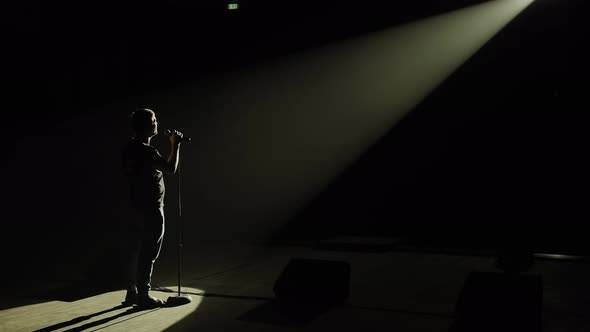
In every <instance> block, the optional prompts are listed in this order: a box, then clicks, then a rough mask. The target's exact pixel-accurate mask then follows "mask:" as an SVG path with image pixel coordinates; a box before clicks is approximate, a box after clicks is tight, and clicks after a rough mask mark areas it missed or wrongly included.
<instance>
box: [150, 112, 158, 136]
mask: <svg viewBox="0 0 590 332" xmlns="http://www.w3.org/2000/svg"><path fill="white" fill-rule="evenodd" d="M149 133H150V137H153V136H156V135H158V119H156V115H155V114H153V115H152V124H151V126H150V129H149Z"/></svg>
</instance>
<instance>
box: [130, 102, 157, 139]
mask: <svg viewBox="0 0 590 332" xmlns="http://www.w3.org/2000/svg"><path fill="white" fill-rule="evenodd" d="M153 115H154V111H152V110H150V109H148V108H138V109H136V110H135V111H134V112H133V113H131V128H132V129H133V131H134V132H135V133H136V134H140V133H142V132H143V131H144V130H146V129H147V128H149V127H150V126H151V125H152V116H153Z"/></svg>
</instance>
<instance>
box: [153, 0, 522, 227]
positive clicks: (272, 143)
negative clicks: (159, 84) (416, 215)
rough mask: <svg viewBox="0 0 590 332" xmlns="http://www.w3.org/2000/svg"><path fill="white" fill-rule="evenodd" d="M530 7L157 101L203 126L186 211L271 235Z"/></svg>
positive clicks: (480, 9) (322, 55) (484, 14)
mask: <svg viewBox="0 0 590 332" xmlns="http://www.w3.org/2000/svg"><path fill="white" fill-rule="evenodd" d="M530 3H531V0H496V1H490V2H486V3H483V4H479V5H476V6H472V7H469V8H465V9H461V10H458V11H454V12H450V13H446V14H443V15H438V16H435V17H430V18H427V19H423V20H420V21H417V22H414V23H411V24H407V25H404V26H399V27H395V28H391V29H387V30H383V31H380V32H377V33H374V34H371V35H367V36H363V37H359V38H355V39H351V40H348V41H345V42H341V43H337V44H332V45H328V46H325V47H322V48H319V49H315V50H313V51H309V52H305V53H302V54H299V55H294V56H291V57H290V58H287V59H281V60H278V61H275V62H273V63H270V64H266V65H264V66H259V67H256V68H248V69H245V70H243V71H242V72H240V73H236V74H234V75H229V76H227V77H224V78H223V79H220V81H218V82H215V84H212V85H211V87H210V88H208V90H206V92H205V93H203V92H198V91H199V89H203V87H198V88H197V87H193V88H188V89H187V90H184V91H173V92H171V93H170V94H169V95H167V96H166V97H164V99H162V96H160V97H158V98H154V99H152V100H149V101H147V100H146V101H147V103H146V104H150V105H154V108H155V109H156V110H157V109H158V108H161V109H179V110H181V111H182V112H180V113H182V114H179V115H177V119H174V121H178V122H177V123H182V124H183V126H184V127H183V129H185V130H186V131H187V132H191V133H196V135H195V134H193V143H191V144H192V146H191V147H190V151H191V152H190V153H188V152H186V150H185V154H184V157H183V158H184V160H183V165H185V166H184V167H190V169H188V170H186V171H185V174H186V173H190V174H192V175H189V177H185V181H188V183H186V182H185V183H184V184H183V188H185V189H184V190H185V191H186V192H185V193H184V195H185V196H184V197H185V200H189V202H188V204H187V205H186V213H185V214H186V215H190V218H194V219H195V220H203V221H206V222H207V223H211V224H215V225H218V226H217V227H218V230H219V232H220V233H219V234H224V235H223V236H227V232H234V234H235V235H236V237H248V235H246V234H250V235H251V236H258V237H263V236H264V234H268V232H269V231H272V230H273V229H275V228H276V227H278V226H280V225H281V223H282V222H283V221H285V220H287V219H289V218H290V217H292V216H293V215H294V213H296V212H297V211H298V210H299V209H301V208H302V207H304V206H305V204H306V203H308V202H309V201H310V199H312V198H313V197H314V195H316V194H317V193H318V192H320V191H321V190H322V189H323V188H325V186H326V185H328V184H329V183H330V181H332V180H333V179H334V178H335V177H336V176H338V174H340V173H341V172H342V171H343V170H344V169H345V168H346V167H347V166H349V165H351V164H352V163H353V162H354V161H355V160H357V158H358V157H359V156H360V155H361V154H362V153H363V152H364V151H365V150H366V149H367V148H368V147H370V146H371V145H372V144H374V143H375V142H376V141H377V140H378V139H379V138H380V137H382V135H384V134H385V133H386V132H387V131H388V130H389V129H390V128H391V127H392V126H393V125H395V124H396V122H397V121H399V120H400V118H402V117H403V116H404V115H405V114H407V113H408V112H409V111H411V110H412V109H413V108H414V107H415V106H416V105H418V104H419V103H420V102H421V101H422V100H423V99H424V98H425V97H426V96H427V95H428V94H430V93H431V92H432V91H433V90H434V89H435V88H436V87H437V86H438V85H439V84H441V83H442V82H443V81H444V80H445V79H446V78H447V77H448V76H449V75H450V74H452V73H453V72H454V71H455V70H456V69H457V68H458V67H460V66H461V65H462V64H463V63H464V62H465V61H466V60H467V59H469V58H470V57H471V56H472V55H473V54H474V53H476V52H477V50H479V49H480V48H481V47H482V46H483V45H485V44H486V42H488V41H489V40H490V39H491V38H492V37H493V36H494V35H495V34H496V33H497V32H498V31H500V30H501V29H502V28H503V27H504V26H505V25H506V24H508V23H509V22H510V21H511V20H512V19H513V18H514V17H515V16H517V15H518V14H519V13H520V12H521V11H522V10H523V9H525V8H526V7H527V6H528V5H529V4H530ZM197 109H198V110H199V111H198V112H196V111H195V110H197ZM400 176H402V175H400ZM189 227H190V226H189ZM203 235H204V234H201V236H203ZM208 235H210V236H212V235H214V234H213V233H211V234H208ZM187 236H190V235H187Z"/></svg>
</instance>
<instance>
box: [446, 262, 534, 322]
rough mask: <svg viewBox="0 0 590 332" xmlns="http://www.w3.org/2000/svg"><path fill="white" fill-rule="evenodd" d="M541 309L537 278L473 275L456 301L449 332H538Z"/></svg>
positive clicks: (505, 274) (517, 275) (500, 274)
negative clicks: (454, 315)
mask: <svg viewBox="0 0 590 332" xmlns="http://www.w3.org/2000/svg"><path fill="white" fill-rule="evenodd" d="M542 308H543V281H542V278H541V277H540V276H537V275H525V274H508V273H494V272H472V273H471V274H470V275H469V277H468V278H467V280H466V281H465V284H464V287H463V290H462V291H461V293H460V295H459V298H458V300H457V307H456V319H455V323H454V325H453V328H452V329H451V330H450V331H452V332H464V331H479V332H488V331H495V332H497V331H527V332H540V331H541V329H542Z"/></svg>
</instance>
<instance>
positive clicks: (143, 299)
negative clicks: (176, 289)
mask: <svg viewBox="0 0 590 332" xmlns="http://www.w3.org/2000/svg"><path fill="white" fill-rule="evenodd" d="M131 126H132V129H133V133H134V135H133V137H132V138H131V140H130V141H129V142H128V144H127V146H126V147H125V149H124V151H123V168H124V171H125V175H126V176H127V180H128V183H129V193H130V201H131V210H132V219H133V220H132V222H131V232H130V237H129V241H130V243H129V244H130V246H131V250H130V258H129V262H128V276H127V277H128V285H127V294H126V296H125V300H124V302H123V304H126V305H133V304H137V305H138V306H140V307H158V306H162V305H164V301H162V300H161V299H158V298H155V297H153V296H150V295H149V291H150V289H151V278H152V271H153V267H154V263H155V261H156V259H157V258H158V255H159V253H160V249H161V247H162V240H163V238H164V194H165V186H164V177H163V172H165V173H168V174H174V173H176V170H177V168H178V160H179V154H180V143H181V141H182V138H183V135H182V133H180V132H178V131H176V130H173V131H172V132H171V133H170V135H169V139H170V153H169V155H168V158H164V157H162V155H160V153H159V151H158V150H157V149H156V148H155V147H153V146H152V145H150V140H151V139H152V138H153V137H154V136H156V135H157V134H158V121H157V119H156V114H155V113H154V112H153V111H152V110H150V109H137V110H135V111H134V112H133V113H132V115H131Z"/></svg>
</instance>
